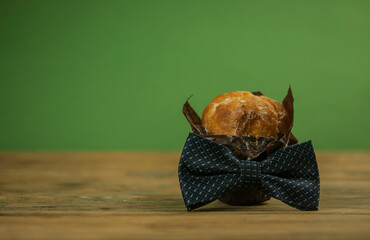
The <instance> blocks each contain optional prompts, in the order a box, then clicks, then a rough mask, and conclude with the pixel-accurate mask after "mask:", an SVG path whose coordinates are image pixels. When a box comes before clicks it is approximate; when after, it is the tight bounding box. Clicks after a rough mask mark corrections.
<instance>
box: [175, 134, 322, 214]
mask: <svg viewBox="0 0 370 240" xmlns="http://www.w3.org/2000/svg"><path fill="white" fill-rule="evenodd" d="M179 180H180V186H181V191H182V196H183V198H184V201H185V205H186V207H187V209H188V211H191V210H193V209H196V208H199V207H201V206H204V205H206V204H208V203H210V202H213V201H215V200H216V199H219V198H222V197H223V196H225V195H226V194H227V193H228V192H230V191H232V190H235V189H236V188H254V189H258V190H262V191H264V192H265V193H267V194H268V195H270V196H271V197H274V198H276V199H279V200H281V201H282V202H284V203H286V204H288V205H290V206H292V207H295V208H297V209H300V210H317V209H318V205H319V196H320V178H319V171H318V167H317V162H316V157H315V152H314V150H313V146H312V144H311V141H307V142H303V143H299V144H295V145H291V146H288V147H285V148H282V149H279V150H277V151H275V152H274V153H272V154H271V155H269V156H267V157H266V158H265V159H264V160H262V161H260V162H259V161H254V160H239V159H238V158H236V157H235V156H234V154H233V153H232V151H231V150H230V149H229V148H227V147H225V146H224V145H221V144H219V143H216V142H214V141H211V140H208V139H206V138H203V137H201V136H198V135H196V134H193V133H190V134H189V136H188V138H187V140H186V143H185V146H184V149H183V151H182V155H181V159H180V163H179Z"/></svg>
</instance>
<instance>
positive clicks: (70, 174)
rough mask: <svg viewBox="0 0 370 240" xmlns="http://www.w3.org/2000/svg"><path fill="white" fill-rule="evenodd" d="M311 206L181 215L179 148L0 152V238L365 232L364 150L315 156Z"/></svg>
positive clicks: (212, 209)
mask: <svg viewBox="0 0 370 240" xmlns="http://www.w3.org/2000/svg"><path fill="white" fill-rule="evenodd" d="M317 155H318V163H319V168H320V175H321V200H320V208H319V211H314V212H302V211H299V210H295V209H293V208H291V207H289V206H287V205H285V204H283V203H281V202H279V201H277V200H274V199H273V200H270V201H268V202H267V203H266V204H262V205H258V206H228V205H225V204H223V203H221V202H218V201H216V202H214V203H211V204H209V205H207V206H204V207H202V208H200V209H198V210H195V211H193V212H187V211H186V209H185V206H184V203H183V200H182V197H181V191H180V188H179V183H178V178H177V165H178V161H179V153H120V152H117V153H48V152H44V153H0V239H67V238H68V239H103V238H104V239H107V238H108V239H122V238H126V239H191V238H194V239H370V227H369V226H370V174H369V173H370V153H318V154H317Z"/></svg>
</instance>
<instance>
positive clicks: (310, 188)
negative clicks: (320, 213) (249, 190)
mask: <svg viewBox="0 0 370 240" xmlns="http://www.w3.org/2000/svg"><path fill="white" fill-rule="evenodd" d="M261 176H262V179H261V187H262V189H263V190H264V191H265V192H267V193H268V194H269V195H270V196H272V197H274V198H277V199H279V200H281V201H282V202H284V203H286V204H288V205H290V206H292V207H295V208H298V209H300V210H317V209H318V205H319V196H320V177H319V171H318V166H317V162H316V157H315V152H314V150H313V147H312V144H311V141H308V142H303V143H300V144H296V145H292V146H289V147H286V148H283V149H280V150H278V151H276V152H274V153H273V154H271V155H270V156H268V158H267V159H266V160H264V161H263V162H262V164H261Z"/></svg>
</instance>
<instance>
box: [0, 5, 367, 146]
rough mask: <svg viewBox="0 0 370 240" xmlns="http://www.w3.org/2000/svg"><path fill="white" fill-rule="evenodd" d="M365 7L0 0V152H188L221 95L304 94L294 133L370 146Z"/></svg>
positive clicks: (320, 142)
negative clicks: (194, 116) (189, 140)
mask: <svg viewBox="0 0 370 240" xmlns="http://www.w3.org/2000/svg"><path fill="white" fill-rule="evenodd" d="M369 12H370V1H350V0H348V1H338V0H335V1H299V0H294V1H138V0H135V1H134V0H133V1H1V2H0V149H1V150H180V149H181V148H182V147H183V144H184V142H185V138H186V137H187V133H188V132H189V131H190V127H189V125H188V123H187V122H186V120H185V118H184V117H183V115H182V112H181V108H182V104H183V103H184V102H185V100H186V99H187V97H188V96H190V95H191V94H193V97H192V98H191V100H190V102H191V104H192V105H193V106H194V108H195V109H196V110H197V112H198V113H199V114H201V113H202V110H203V108H204V107H205V106H206V105H207V104H208V102H209V101H211V100H212V99H213V98H214V97H215V96H217V95H218V94H221V93H224V92H230V91H236V90H246V91H256V90H260V91H262V92H263V93H264V94H265V95H267V96H269V97H271V98H274V99H276V100H278V101H281V100H282V99H283V97H284V96H285V94H286V91H287V88H288V86H289V84H291V86H292V90H293V94H294V97H295V125H294V128H293V132H294V134H295V135H296V136H297V138H298V139H299V140H301V141H303V140H308V139H312V140H313V143H314V146H315V147H316V149H318V150H368V149H370V143H369V139H368V137H369V133H370V127H369V126H370V124H369V122H370V119H369V117H370V112H369V109H370V107H369V95H370V94H369V89H370V70H369V68H370V14H369Z"/></svg>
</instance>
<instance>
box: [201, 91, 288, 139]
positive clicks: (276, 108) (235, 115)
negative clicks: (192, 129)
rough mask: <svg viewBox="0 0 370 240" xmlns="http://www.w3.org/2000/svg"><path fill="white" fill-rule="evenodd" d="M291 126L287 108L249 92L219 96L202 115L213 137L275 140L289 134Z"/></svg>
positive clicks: (204, 125) (205, 125)
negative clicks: (272, 138) (226, 136)
mask: <svg viewBox="0 0 370 240" xmlns="http://www.w3.org/2000/svg"><path fill="white" fill-rule="evenodd" d="M289 124H290V120H289V114H288V112H287V110H286V109H285V107H284V106H283V105H281V104H280V103H279V102H277V101H275V100H273V99H271V98H268V97H265V96H262V95H260V94H254V93H251V92H245V91H237V92H230V93H224V94H221V95H219V96H217V97H215V98H214V99H213V100H212V101H211V102H210V103H209V104H208V105H207V107H206V108H205V109H204V111H203V115H202V126H203V127H204V129H205V131H206V133H207V134H210V135H231V136H255V137H260V136H262V137H275V136H277V135H278V134H285V133H286V132H287V130H288V128H289Z"/></svg>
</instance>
